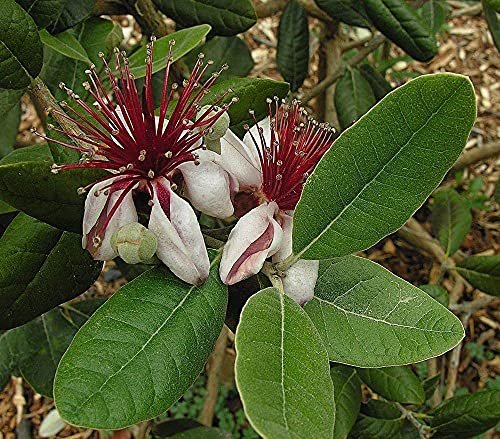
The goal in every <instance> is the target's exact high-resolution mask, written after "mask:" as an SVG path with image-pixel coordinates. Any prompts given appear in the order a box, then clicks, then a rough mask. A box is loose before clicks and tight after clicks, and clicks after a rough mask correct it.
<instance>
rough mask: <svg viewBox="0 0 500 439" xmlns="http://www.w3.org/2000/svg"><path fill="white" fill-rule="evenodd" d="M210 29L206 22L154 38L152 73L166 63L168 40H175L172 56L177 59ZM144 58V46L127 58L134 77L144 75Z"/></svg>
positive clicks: (199, 40)
mask: <svg viewBox="0 0 500 439" xmlns="http://www.w3.org/2000/svg"><path fill="white" fill-rule="evenodd" d="M210 29H211V28H210V26H209V25H208V24H201V25H199V26H194V27H191V28H189V29H182V30H180V31H177V32H174V33H173V34H170V35H166V36H164V37H162V38H159V39H158V40H156V42H155V44H154V54H153V55H154V57H153V73H156V72H158V71H160V70H161V69H163V68H165V66H166V65H167V61H168V50H169V46H170V41H172V40H173V41H175V46H174V47H173V48H172V58H173V60H174V61H177V60H179V59H180V58H182V57H183V56H184V55H185V54H186V53H188V52H189V51H191V50H193V49H194V48H195V47H196V46H198V44H200V42H201V41H202V40H203V38H205V37H206V36H207V34H208V33H209V32H210ZM145 59H146V47H141V48H140V49H139V50H137V51H136V52H134V53H133V54H132V56H131V57H130V59H129V66H130V72H131V73H132V74H133V75H134V76H135V77H136V78H142V77H144V76H146V64H145V62H144V60H145Z"/></svg>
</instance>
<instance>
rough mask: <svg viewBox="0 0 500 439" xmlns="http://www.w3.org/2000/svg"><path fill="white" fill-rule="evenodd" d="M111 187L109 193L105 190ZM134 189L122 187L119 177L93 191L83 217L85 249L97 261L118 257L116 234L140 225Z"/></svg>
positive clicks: (103, 183) (104, 182) (96, 187)
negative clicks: (114, 246)
mask: <svg viewBox="0 0 500 439" xmlns="http://www.w3.org/2000/svg"><path fill="white" fill-rule="evenodd" d="M110 185H111V186H110ZM107 186H110V187H109V188H108V190H109V193H108V190H101V189H103V188H105V187H107ZM131 189H132V188H131V187H130V186H127V183H125V182H122V183H120V177H115V178H114V179H109V180H106V181H103V182H100V183H97V184H95V185H94V186H92V189H90V190H89V193H88V194H87V198H86V200H85V213H84V215H83V239H82V245H83V248H86V249H87V250H88V251H89V252H90V253H91V254H92V256H93V257H94V259H97V260H100V261H108V260H110V259H113V258H114V257H116V256H117V255H116V252H115V251H114V250H113V248H112V247H111V237H112V235H113V233H114V232H115V231H117V230H118V229H119V228H121V227H123V226H126V225H127V224H130V223H135V222H137V210H136V208H135V205H134V199H133V197H132V190H131ZM116 203H119V204H118V205H117V204H116ZM110 215H111V216H110ZM106 223H107V224H106Z"/></svg>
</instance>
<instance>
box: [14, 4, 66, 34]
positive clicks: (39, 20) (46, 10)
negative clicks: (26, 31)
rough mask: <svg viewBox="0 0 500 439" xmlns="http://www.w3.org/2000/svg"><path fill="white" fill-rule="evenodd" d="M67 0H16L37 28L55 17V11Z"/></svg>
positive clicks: (47, 23)
mask: <svg viewBox="0 0 500 439" xmlns="http://www.w3.org/2000/svg"><path fill="white" fill-rule="evenodd" d="M66 1H67V0H16V2H17V3H19V4H20V5H21V6H22V7H23V9H24V10H25V11H26V12H28V14H30V15H31V16H32V17H33V20H35V23H36V24H37V26H38V27H39V28H44V27H46V26H48V25H49V24H50V23H52V22H53V21H54V20H55V19H56V13H58V12H59V10H61V9H62V7H63V5H64V3H65V2H66Z"/></svg>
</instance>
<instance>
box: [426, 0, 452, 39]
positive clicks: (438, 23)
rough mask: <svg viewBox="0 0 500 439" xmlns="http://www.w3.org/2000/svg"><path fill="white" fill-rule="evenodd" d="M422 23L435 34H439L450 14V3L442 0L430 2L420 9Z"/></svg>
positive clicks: (431, 0) (430, 0)
mask: <svg viewBox="0 0 500 439" xmlns="http://www.w3.org/2000/svg"><path fill="white" fill-rule="evenodd" d="M419 12H420V16H421V17H422V21H423V22H424V23H425V24H426V25H427V27H428V28H429V29H430V30H431V32H432V33H433V34H436V33H438V32H439V31H440V30H441V28H442V27H443V24H444V23H445V22H446V18H447V16H448V14H449V12H450V7H449V5H448V3H446V2H443V1H442V0H429V1H427V2H425V3H424V4H423V5H422V7H421V8H420V9H419Z"/></svg>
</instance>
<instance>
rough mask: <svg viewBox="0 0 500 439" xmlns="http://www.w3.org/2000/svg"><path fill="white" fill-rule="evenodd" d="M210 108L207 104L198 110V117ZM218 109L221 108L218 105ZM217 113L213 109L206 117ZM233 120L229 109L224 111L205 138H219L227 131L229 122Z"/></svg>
mask: <svg viewBox="0 0 500 439" xmlns="http://www.w3.org/2000/svg"><path fill="white" fill-rule="evenodd" d="M209 108H210V105H205V106H204V107H202V108H201V109H200V111H199V112H198V114H197V116H196V118H197V119H198V118H200V117H201V116H202V115H203V114H204V113H205V112H206V111H207V110H208V109H209ZM216 109H217V110H219V108H218V107H216ZM215 113H216V111H214V110H212V111H211V112H210V113H209V114H208V115H207V116H205V118H207V117H210V116H213V115H214V114H215ZM230 122H231V119H230V118H229V114H227V111H225V112H224V113H222V115H221V116H220V117H219V118H218V119H217V121H216V122H215V123H214V124H213V125H212V126H211V127H210V129H209V132H207V134H205V139H206V140H209V141H210V140H219V139H220V138H221V137H222V136H223V135H224V134H226V131H227V130H228V128H229V124H230Z"/></svg>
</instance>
